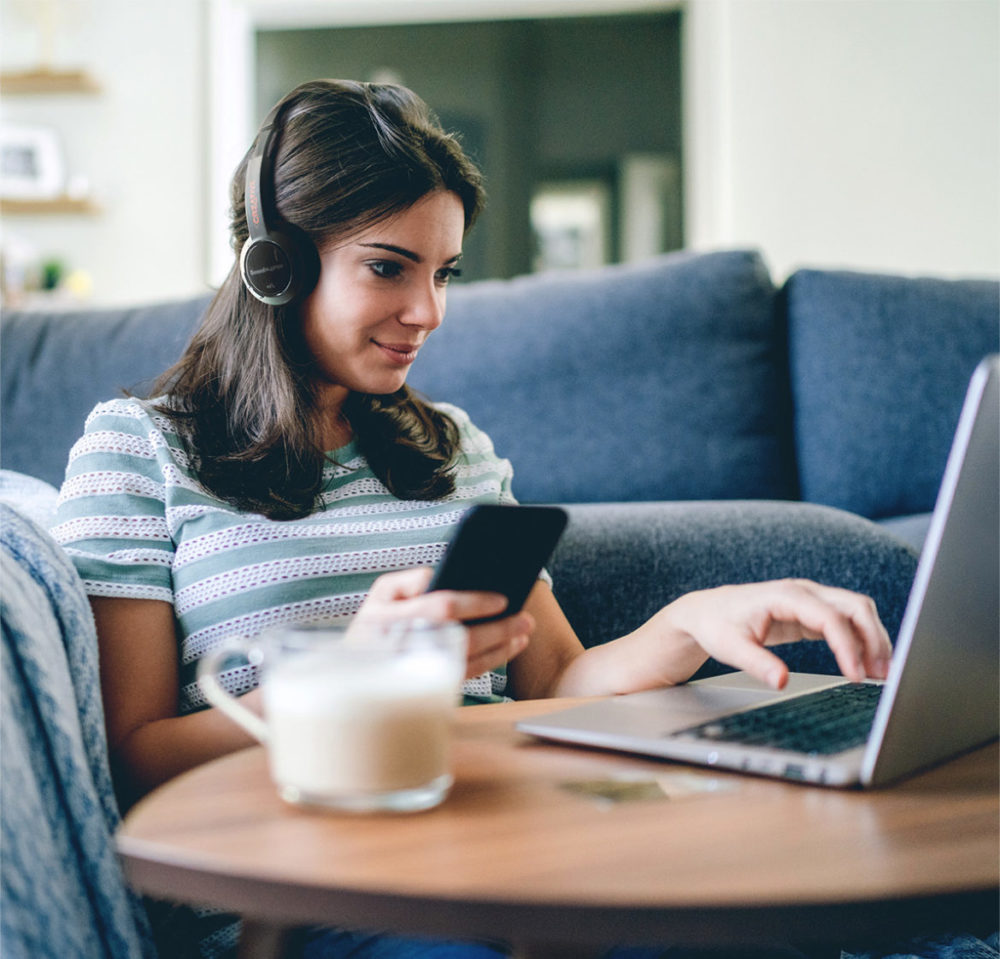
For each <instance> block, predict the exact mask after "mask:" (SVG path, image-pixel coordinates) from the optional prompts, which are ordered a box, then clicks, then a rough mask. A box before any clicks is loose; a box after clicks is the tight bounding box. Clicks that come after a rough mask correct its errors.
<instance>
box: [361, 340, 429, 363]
mask: <svg viewBox="0 0 1000 959" xmlns="http://www.w3.org/2000/svg"><path fill="white" fill-rule="evenodd" d="M372 342H373V343H374V344H375V345H376V346H377V347H378V348H379V349H380V350H381V351H382V354H383V355H384V356H385V357H386V358H387V359H389V360H391V361H392V362H393V363H398V364H399V365H400V366H408V365H409V364H410V363H412V362H413V361H414V360H415V359H416V358H417V353H418V352H420V344H419V343H380V342H379V341H378V340H372Z"/></svg>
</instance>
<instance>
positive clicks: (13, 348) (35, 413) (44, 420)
mask: <svg viewBox="0 0 1000 959" xmlns="http://www.w3.org/2000/svg"><path fill="white" fill-rule="evenodd" d="M208 302H209V298H208V297H199V298H198V299H193V300H181V301H177V302H172V303H164V304H156V305H151V306H144V307H135V308H127V309H108V310H100V311H98V310H93V311H81V312H71V313H34V312H20V313H19V312H11V313H7V314H5V315H4V317H3V321H2V326H0V389H2V403H0V465H2V466H3V467H4V468H5V469H9V470H16V471H18V472H21V473H27V474H29V475H31V476H37V477H38V478H40V479H43V480H45V481H46V482H48V483H52V484H53V485H54V486H61V485H62V481H63V474H64V473H65V470H66V462H67V459H68V458H69V449H70V447H71V446H72V445H73V443H75V442H76V440H77V439H78V438H79V437H80V435H81V434H82V433H83V424H84V420H85V419H86V417H87V414H89V413H90V411H91V410H92V409H93V408H94V406H95V405H96V404H97V403H99V402H101V401H103V400H109V399H112V398H114V397H115V396H120V395H121V391H122V390H123V389H137V390H138V389H141V388H142V387H143V386H145V385H146V384H147V383H148V382H149V381H150V380H151V379H153V378H155V377H156V376H158V375H159V374H160V373H162V372H163V371H164V370H166V369H167V367H169V366H170V365H171V364H173V363H174V362H175V361H176V360H177V359H178V358H179V357H180V355H181V352H182V350H183V348H184V345H185V343H186V342H187V340H188V338H189V337H190V336H191V334H192V333H193V332H194V327H195V325H196V323H197V321H198V320H199V319H200V317H201V314H202V313H203V312H204V310H205V307H206V306H207V305H208Z"/></svg>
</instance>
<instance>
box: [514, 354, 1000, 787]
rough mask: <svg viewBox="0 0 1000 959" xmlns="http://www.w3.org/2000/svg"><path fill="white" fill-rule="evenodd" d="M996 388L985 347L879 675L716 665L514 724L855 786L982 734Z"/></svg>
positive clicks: (992, 653) (991, 588)
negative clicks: (850, 678) (721, 669)
mask: <svg viewBox="0 0 1000 959" xmlns="http://www.w3.org/2000/svg"><path fill="white" fill-rule="evenodd" d="M998 384H1000V356H991V357H987V358H986V359H985V360H983V361H982V363H980V365H979V366H978V367H977V369H976V371H975V373H974V375H973V377H972V380H971V382H970V384H969V389H968V393H967V395H966V399H965V404H964V406H963V408H962V414H961V417H960V419H959V423H958V428H957V430H956V433H955V439H954V442H953V444H952V448H951V453H950V455H949V457H948V463H947V466H946V468H945V473H944V479H943V480H942V483H941V489H940V492H939V493H938V499H937V505H936V506H935V509H934V515H933V518H932V519H931V524H930V528H929V530H928V533H927V540H926V543H925V546H924V550H923V554H922V555H921V558H920V563H919V565H918V567H917V574H916V577H915V578H914V582H913V587H912V590H911V592H910V597H909V602H908V604H907V607H906V612H905V614H904V617H903V621H902V625H901V627H900V631H899V636H898V638H897V640H896V644H895V648H894V652H893V658H892V664H891V666H890V670H889V676H888V678H887V679H886V680H885V682H884V683H880V682H865V683H849V682H847V681H846V680H845V679H844V678H843V677H837V676H819V675H812V674H808V673H792V675H791V677H790V679H789V683H788V685H787V687H786V688H785V689H784V690H782V691H781V692H775V691H774V690H771V689H769V688H767V687H766V686H764V685H763V684H761V683H759V682H757V681H756V680H754V679H753V678H751V677H750V676H748V675H747V674H745V673H730V674H727V675H724V676H716V677H712V678H710V679H704V680H696V681H694V682H690V683H686V684H685V685H683V686H675V687H671V688H669V689H656V690H650V691H648V692H642V693H632V694H629V695H626V696H617V697H613V698H611V699H601V700H595V701H594V702H592V703H585V704H583V705H579V706H575V707H571V708H569V709H566V710H561V711H558V712H555V713H550V714H548V715H545V716H539V717H537V718H535V719H530V720H524V721H523V722H520V723H518V728H519V729H520V730H522V731H524V732H527V733H531V734H533V735H535V736H540V737H542V738H544V739H552V740H558V741H560V742H567V743H577V744H581V745H588V746H597V747H603V748H609V749H616V750H623V751H626V752H634V753H640V754H643V755H648V756H656V757H663V758H666V759H673V760H679V761H682V762H688V763H696V764H699V765H708V766H715V767H719V768H726V769H736V770H741V771H746V772H750V773H759V774H764V775H769V776H778V777H783V778H786V779H793V780H800V781H805V782H810V783H819V784H824V785H831V786H852V785H860V786H865V787H870V786H880V785H883V784H885V783H888V782H891V781H893V780H895V779H898V778H900V777H902V776H905V775H908V774H910V773H912V772H915V771H916V770H918V769H921V768H923V767H926V766H929V765H932V764H934V763H937V762H940V761H942V760H944V759H947V758H950V757H951V756H955V755H957V754H959V753H961V752H964V751H966V750H969V749H971V748H973V747H975V746H978V745H980V744H982V743H985V742H988V741H989V740H991V739H994V738H996V736H997V734H998V725H1000V722H998V717H1000V701H998V699H1000V696H998V689H1000V667H998V664H1000V613H998V605H1000V604H998V596H1000V559H998V553H1000V459H998V447H1000V385H998ZM839 713H843V714H846V716H847V721H846V726H847V727H848V728H845V726H844V720H842V719H838V718H837V715H838V714H839ZM852 725H853V727H854V728H853V729H852V728H849V727H851V726H852Z"/></svg>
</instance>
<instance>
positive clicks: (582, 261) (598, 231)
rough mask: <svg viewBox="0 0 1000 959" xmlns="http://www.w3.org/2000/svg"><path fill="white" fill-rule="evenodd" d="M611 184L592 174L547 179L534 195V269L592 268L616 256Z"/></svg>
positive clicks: (532, 223)
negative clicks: (612, 244) (612, 246)
mask: <svg viewBox="0 0 1000 959" xmlns="http://www.w3.org/2000/svg"><path fill="white" fill-rule="evenodd" d="M612 214H613V197H612V190H611V184H610V183H608V182H607V181H605V180H602V179H598V178H594V177H586V178H579V179H567V180H555V181H551V180H550V181H544V182H541V183H539V184H537V185H536V188H535V191H534V194H533V195H532V198H531V226H532V232H533V233H534V240H535V258H534V269H535V271H537V272H541V271H545V270H553V269H556V270H558V269H590V268H593V267H599V266H603V265H605V264H606V263H610V262H611V223H612Z"/></svg>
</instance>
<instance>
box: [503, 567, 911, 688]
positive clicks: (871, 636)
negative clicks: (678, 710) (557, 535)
mask: <svg viewBox="0 0 1000 959" xmlns="http://www.w3.org/2000/svg"><path fill="white" fill-rule="evenodd" d="M527 609H528V610H529V611H530V613H531V615H532V617H533V618H534V619H535V621H536V623H537V624H538V625H537V629H536V632H535V636H534V638H533V640H532V642H531V643H530V645H529V646H528V647H527V649H526V650H525V651H524V652H523V653H522V654H521V655H520V657H519V658H518V659H517V660H516V661H515V662H512V663H511V664H510V666H509V667H508V673H509V674H510V676H511V683H512V687H513V689H514V694H515V695H516V696H518V697H519V698H540V697H548V696H597V695H609V694H617V693H625V692H637V691H639V690H642V689H652V688H655V687H657V686H672V685H676V684H677V683H682V682H684V681H686V680H687V679H689V678H690V677H691V676H692V675H693V674H694V672H695V671H696V670H697V669H698V668H699V667H700V666H701V665H702V664H703V663H704V662H705V660H706V659H707V658H708V657H709V656H713V657H715V659H717V660H719V661H720V662H724V663H728V664H729V665H731V666H736V667H737V668H739V669H744V670H746V671H747V672H749V673H751V674H752V675H753V676H755V677H757V678H758V679H760V680H761V681H762V682H764V683H767V684H768V685H770V686H772V687H774V688H778V689H780V688H781V687H783V686H784V685H785V683H786V682H787V681H788V667H787V666H786V665H785V664H784V663H783V662H782V661H781V659H779V658H778V657H777V656H775V655H774V654H773V653H771V652H769V651H768V650H767V649H766V648H765V647H766V646H774V645H778V644H781V643H790V642H796V641H798V640H800V639H825V640H826V641H827V643H828V644H829V645H830V647H831V649H832V650H833V652H834V655H835V656H836V658H837V663H838V665H839V666H840V669H841V672H843V674H844V675H845V676H846V677H847V678H849V679H851V680H854V681H859V680H861V679H863V678H864V677H865V676H871V677H873V678H879V679H884V678H885V676H886V674H887V672H888V664H889V657H890V655H891V652H892V649H891V645H890V643H889V637H888V634H887V633H886V631H885V627H884V626H883V625H882V623H881V621H880V620H879V618H878V613H877V612H876V610H875V605H874V603H872V601H871V600H870V599H869V598H868V597H866V596H862V595H860V594H858V593H853V592H850V591H848V590H843V589H837V588H834V587H828V586H822V585H820V584H818V583H814V582H810V581H808V580H778V581H773V582H766V583H752V584H747V585H741V586H724V587H720V588H718V589H711V590H701V591H698V592H693V593H688V594H687V595H686V596H682V597H681V598H680V599H678V600H675V601H674V602H673V603H671V604H670V605H668V606H665V607H664V608H663V609H661V610H660V611H659V612H658V613H656V614H655V615H654V616H653V617H651V618H650V619H649V620H648V621H647V622H645V623H644V624H643V625H642V626H640V627H639V628H638V629H636V630H635V631H634V632H632V633H629V634H628V635H626V636H623V637H621V638H620V639H616V640H613V641H611V642H607V643H604V644H602V645H599V646H594V647H592V648H590V649H586V650H585V649H583V648H582V646H581V645H580V642H579V640H578V639H577V638H576V636H575V634H574V633H573V629H572V627H571V626H570V624H569V623H568V622H567V620H566V617H565V616H564V615H563V613H562V610H561V609H560V608H559V605H558V603H557V602H556V599H555V597H554V596H553V595H552V592H551V590H549V589H548V587H547V586H545V585H544V584H541V583H540V584H539V585H537V586H536V587H535V589H534V591H533V592H532V594H531V597H530V598H529V601H528V604H527Z"/></svg>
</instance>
